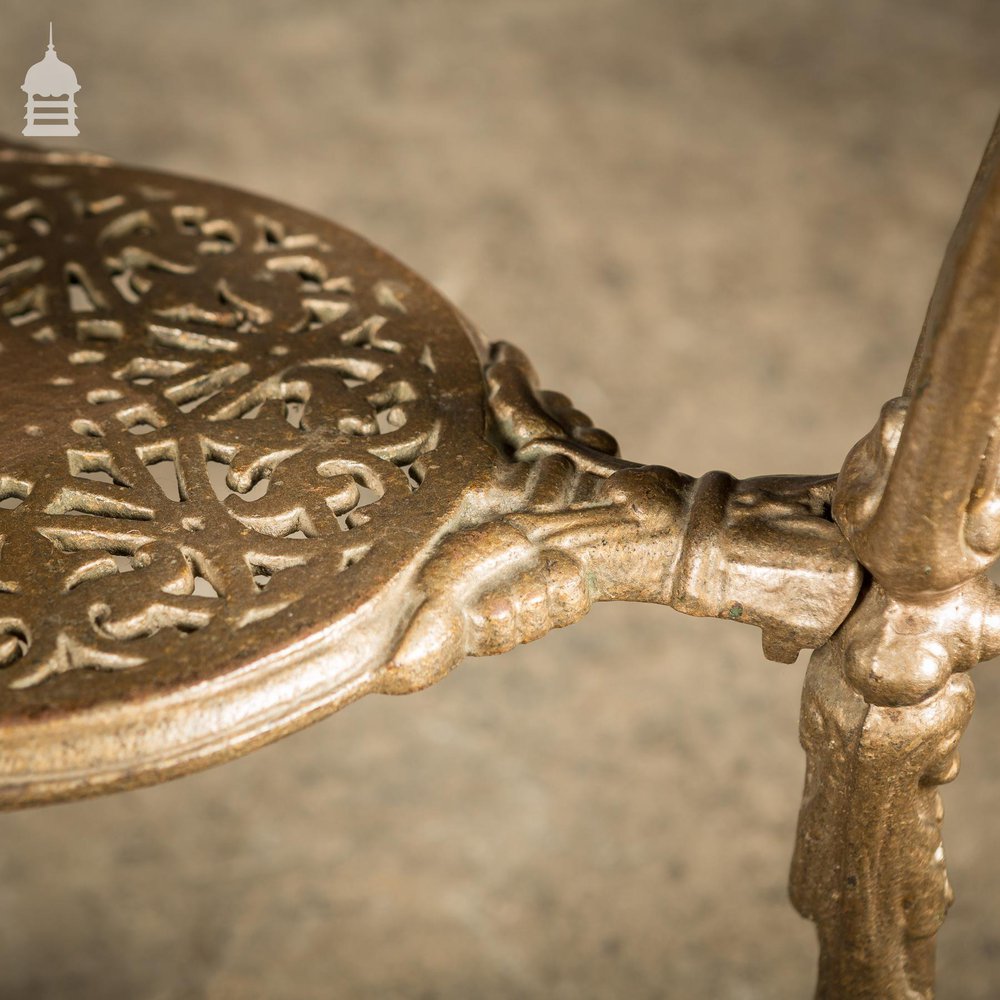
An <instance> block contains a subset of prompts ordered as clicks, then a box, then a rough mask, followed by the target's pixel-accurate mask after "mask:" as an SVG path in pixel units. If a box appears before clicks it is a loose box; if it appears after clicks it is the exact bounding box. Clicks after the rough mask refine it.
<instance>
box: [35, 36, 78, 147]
mask: <svg viewBox="0 0 1000 1000" xmlns="http://www.w3.org/2000/svg"><path fill="white" fill-rule="evenodd" d="M21 90H23V91H24V92H25V93H26V94H27V95H28V103H27V104H26V105H25V112H26V113H25V116H24V118H25V121H26V122H27V124H26V125H25V126H24V128H23V129H22V130H21V135H79V134H80V130H79V129H78V128H77V127H76V98H75V95H76V92H77V91H78V90H80V84H79V83H77V80H76V73H74V72H73V67H72V66H69V65H67V64H66V63H64V62H63V61H62V60H61V59H60V58H59V56H57V55H56V47H55V46H54V45H53V44H52V22H51V21H50V22H49V47H48V50H47V51H46V53H45V57H44V58H43V59H42V61H41V62H36V63H35V65H34V66H32V67H31V68H30V69H29V70H28V72H27V73H26V74H25V76H24V84H23V85H22V87H21Z"/></svg>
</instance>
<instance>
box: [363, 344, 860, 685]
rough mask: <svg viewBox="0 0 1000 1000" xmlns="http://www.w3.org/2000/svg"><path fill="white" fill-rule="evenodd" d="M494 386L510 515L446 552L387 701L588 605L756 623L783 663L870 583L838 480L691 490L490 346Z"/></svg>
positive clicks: (720, 476)
mask: <svg viewBox="0 0 1000 1000" xmlns="http://www.w3.org/2000/svg"><path fill="white" fill-rule="evenodd" d="M485 377H486V381H487V384H488V386H489V390H490V397H489V398H490V406H491V410H492V414H493V418H494V420H495V430H496V432H497V434H498V435H499V436H500V438H501V439H502V440H501V444H502V446H503V447H505V448H506V449H509V451H510V453H511V456H512V457H513V459H514V460H515V463H516V464H515V465H513V466H510V465H508V466H507V467H506V468H505V469H503V470H502V471H501V473H500V475H499V480H500V483H501V485H500V487H499V492H497V491H495V490H494V491H491V492H489V494H488V496H486V497H484V498H483V502H484V504H486V505H487V506H488V507H489V508H490V509H492V510H499V511H500V512H501V513H500V516H499V517H497V518H495V519H494V520H492V521H490V522H489V523H487V524H485V525H480V526H477V527H475V528H472V529H469V530H467V531H464V532H459V533H457V534H456V535H454V536H452V537H451V538H448V539H446V540H445V541H444V542H443V543H442V544H441V547H440V549H439V551H438V553H437V555H436V557H435V558H434V559H433V560H432V562H431V563H430V564H429V565H428V566H427V568H426V569H425V570H424V573H423V576H422V578H421V582H420V585H421V587H422V589H423V592H424V593H425V595H426V600H425V603H424V604H423V606H422V607H421V609H420V611H419V612H418V613H417V615H416V617H415V619H414V622H413V624H412V625H411V627H410V629H409V631H408V632H407V634H406V636H405V637H404V639H403V641H402V642H401V644H400V646H399V648H398V650H397V652H396V654H395V656H394V658H393V661H392V664H391V666H390V669H389V670H388V671H387V673H386V678H387V680H386V683H385V684H384V686H383V690H387V691H391V692H394V693H404V692H407V691H412V690H414V689H416V688H419V687H424V686H426V685H428V684H431V683H433V682H434V681H435V680H437V679H438V678H439V677H440V676H442V674H443V673H445V672H447V671H448V670H449V669H451V667H452V666H453V665H454V664H455V663H457V662H458V660H459V659H460V658H461V657H462V656H464V655H468V654H472V655H489V654H494V653H500V652H504V651H505V650H507V649H510V648H511V647H512V646H514V645H516V644H518V643H522V642H529V641H531V640H533V639H536V638H539V637H540V636H541V635H544V634H545V633H546V632H548V631H549V630H550V629H552V628H555V627H559V626H563V625H567V624H570V623H571V622H573V621H576V620H578V619H579V618H581V617H582V616H583V615H584V614H585V613H586V612H587V610H589V608H590V606H591V604H592V603H593V602H595V601H608V600H629V601H646V602H652V603H656V604H666V605H670V606H672V607H674V608H676V609H677V610H679V611H683V612H684V613H686V614H691V615H698V616H703V617H715V618H722V619H724V620H727V621H739V622H744V623H746V624H751V625H757V626H758V627H760V628H761V629H762V630H763V645H764V652H765V654H766V655H767V656H768V657H769V658H770V659H773V660H778V661H781V662H792V661H794V660H795V658H796V657H797V655H798V653H799V650H801V649H802V648H812V647H816V646H819V645H821V644H822V643H824V642H825V641H826V640H827V639H828V638H829V637H830V636H831V635H832V634H833V632H834V630H835V629H836V628H837V626H838V625H839V624H840V622H841V621H843V619H844V617H845V616H846V615H847V613H848V611H849V610H850V608H851V606H852V605H853V603H854V600H855V598H856V596H857V592H858V588H859V586H860V580H861V574H860V569H859V567H858V565H857V562H856V560H855V559H854V556H853V554H852V552H851V550H850V547H849V546H848V544H847V542H846V541H845V539H844V537H843V535H842V534H841V532H840V530H839V529H838V528H837V526H836V525H835V524H834V523H833V521H832V520H831V518H830V514H829V504H830V498H831V495H832V491H833V485H834V481H833V478H832V477H829V476H827V477H805V476H803V477H797V476H772V477H761V478H757V479H749V480H744V481H738V480H736V479H734V478H733V477H732V476H729V475H728V474H726V473H724V472H710V473H707V474H706V475H704V476H702V477H701V478H700V479H697V480H696V479H692V478H691V477H690V476H685V475H683V474H681V473H678V472H675V471H674V470H673V469H668V468H665V467H663V466H643V465H638V464H636V463H634V462H628V461H626V460H624V459H622V458H620V457H618V454H617V450H618V449H617V445H616V443H615V441H614V439H613V438H612V437H611V436H610V435H609V434H607V433H606V432H604V431H601V430H599V429H597V428H595V427H593V426H592V424H591V422H590V420H589V419H588V418H587V417H586V416H585V415H584V414H582V413H580V412H579V411H578V410H576V409H574V408H573V406H572V404H571V403H570V401H569V400H568V399H567V398H566V397H565V396H563V395H561V394H559V393H552V392H544V391H541V390H539V389H538V384H537V378H536V376H535V373H534V371H533V370H532V368H531V365H530V363H529V362H528V360H527V358H526V357H525V356H524V354H523V353H522V352H521V351H519V350H518V349H517V348H514V347H512V346H511V345H509V344H496V345H494V347H493V348H492V351H491V355H490V360H489V363H488V364H487V366H486V369H485ZM505 488H506V490H507V491H508V492H509V496H508V497H507V498H506V500H505V499H504V497H503V491H504V489H505Z"/></svg>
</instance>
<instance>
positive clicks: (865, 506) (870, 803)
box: [0, 134, 1000, 1000]
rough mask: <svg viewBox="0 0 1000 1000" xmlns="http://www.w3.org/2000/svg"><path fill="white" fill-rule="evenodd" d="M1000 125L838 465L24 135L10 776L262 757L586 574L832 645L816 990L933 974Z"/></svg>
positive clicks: (971, 660) (107, 779)
mask: <svg viewBox="0 0 1000 1000" xmlns="http://www.w3.org/2000/svg"><path fill="white" fill-rule="evenodd" d="M998 213H1000V150H998V146H997V139H996V134H995V136H994V139H993V140H991V143H990V145H989V147H988V148H987V151H986V155H985V157H984V160H983V165H982V167H981V169H980V172H979V175H978V176H977V179H976V182H975V184H974V186H973V189H972V193H971V194H970V197H969V200H968V203H967V205H966V208H965V211H964V213H963V215H962V219H961V221H960V223H959V226H958V228H957V230H956V233H955V236H954V237H953V239H952V242H951V245H950V246H949V249H948V253H947V256H946V258H945V263H944V265H943V266H942V270H941V275H940V278H939V280H938V286H937V288H936V290H935V293H934V296H933V298H932V301H931V306H930V310H929V312H928V318H927V323H926V325H925V329H924V331H923V334H922V336H921V339H920V344H919V346H918V349H917V354H916V357H915V359H914V362H913V365H912V368H911V371H910V375H909V378H908V380H907V383H906V388H905V390H904V394H903V396H902V397H900V398H899V399H896V400H893V401H891V402H890V403H887V404H886V406H885V407H883V410H882V414H881V416H880V418H879V420H878V422H877V423H876V425H875V428H874V429H873V431H872V432H871V433H870V434H869V435H868V436H867V437H866V438H865V439H863V440H862V441H861V442H860V443H859V444H858V445H856V446H855V447H854V449H853V450H852V451H851V452H850V454H849V455H848V456H847V460H846V461H845V464H844V467H843V469H842V470H841V473H840V476H839V478H837V477H834V476H819V477H786V476H771V477H764V478H759V479H750V480H745V481H736V480H734V479H733V478H732V477H731V476H728V475H726V474H725V473H722V472H711V473H709V474H707V475H705V476H702V477H701V478H700V479H692V478H691V477H689V476H685V475H683V474H681V473H678V472H675V471H673V470H672V469H669V468H665V467H662V466H641V465H637V464H635V463H633V462H629V461H626V460H624V459H622V458H619V457H618V455H617V447H616V445H615V442H614V439H613V438H611V437H610V436H609V435H608V434H606V433H605V432H604V431H601V430H598V429H596V428H594V427H593V426H592V425H591V422H590V421H589V420H588V419H587V417H586V416H584V415H583V414H582V413H580V412H579V411H577V410H575V409H574V408H573V406H572V404H571V403H570V401H569V400H568V399H567V398H566V397H565V396H562V395H560V394H559V393H554V392H545V391H541V390H540V389H539V388H538V384H537V381H536V378H535V375H534V373H533V371H532V369H531V366H530V364H529V363H528V361H527V359H526V358H525V357H524V355H523V354H522V353H521V352H520V351H518V350H517V348H515V347H512V346H510V345H507V344H493V345H489V344H487V343H485V342H484V341H483V340H482V339H481V338H480V336H479V335H478V334H477V333H476V331H475V330H474V329H473V328H472V326H471V325H470V324H469V323H468V321H467V320H465V319H464V318H463V317H462V316H461V315H460V314H459V313H457V312H456V310H455V309H454V308H453V307H452V306H451V305H450V304H449V303H448V302H447V301H445V300H444V299H443V298H442V297H441V296H440V295H438V294H437V293H436V292H435V291H434V290H433V289H432V288H430V287H429V286H428V285H427V284H426V283H425V282H423V281H422V280H421V279H420V278H419V277H417V276H416V275H415V274H413V273H412V272H411V271H409V270H407V269H406V268H405V267H403V266H402V265H401V264H399V263H398V262H397V261H395V260H394V259H393V258H391V257H390V256H388V255H387V254H385V253H383V252H382V251H381V250H378V249H377V248H375V247H373V246H371V245H370V244H369V243H367V242H366V241H364V240H363V239H361V238H360V237H358V236H355V235H353V234H351V233H349V232H346V231H344V230H343V229H341V228H339V227H337V226H335V225H333V224H332V223H330V222H327V221H324V220H322V219H318V218H315V217H313V216H311V215H308V214H306V213H304V212H301V211H297V210H295V209H292V208H288V207H286V206H284V205H280V204H276V203H275V202H272V201H268V200H265V199H262V198H258V197H255V196H252V195H248V194H244V193H242V192H237V191H233V190H230V189H227V188H224V187H219V186H217V185H213V184H208V183H204V182H201V181H192V180H188V179H184V178H180V177H174V176H169V175H165V174H159V173H151V172H148V171H141V170H133V169H130V168H125V167H120V166H117V165H115V164H113V163H111V162H110V161H107V160H105V159H103V158H101V157H97V156H91V155H63V154H59V153H53V152H42V151H37V150H34V149H31V148H29V147H24V146H18V145H13V144H4V145H3V146H2V147H0V310H2V318H0V727H2V728H0V746H2V753H0V804H2V805H3V806H5V807H8V808H16V807H20V806H27V805H34V804H38V803H44V802H52V801H57V800H64V799H74V798H80V797H83V796H87V795H94V794H97V793H101V792H108V791H114V790H118V789H124V788H130V787H134V786H137V785H142V784H147V783H151V782H155V781H160V780H163V779H166V778H170V777H174V776H177V775H180V774H184V773H187V772H190V771H193V770H196V769H198V768H201V767H204V766H207V765H208V764H211V763H215V762H218V761H221V760H225V759H227V758H231V757H234V756H237V755H239V754H241V753H244V752H246V751H248V750H250V749H252V748H254V747H256V746H259V745H261V744H263V743H265V742H268V741H270V740H273V739H276V738H277V737H279V736H281V735H283V734H285V733H288V732H291V731H293V730H295V729H297V728H300V727H302V726H304V725H306V724H307V723H308V722H311V721H313V720H315V719H317V718H319V717H321V716H323V715H327V714H329V713H331V712H333V711H335V710H336V709H338V708H341V707H343V706H344V705H346V704H348V703H349V702H351V701H353V700H354V699H356V698H359V697H361V696H362V695H365V694H368V693H371V692H388V693H393V694H401V693H405V692H409V691H414V690H417V689H419V688H422V687H425V686H427V685H429V684H432V683H434V681H436V680H438V679H439V678H441V677H442V676H444V675H445V674H446V673H447V672H448V671H450V670H451V669H452V668H453V667H454V666H455V665H456V664H457V663H458V662H459V661H460V660H461V659H462V658H463V657H464V656H466V655H486V654H493V653H499V652H503V651H504V650H507V649H510V648H511V647H512V646H514V645H516V644H517V643H520V642H528V641H530V640H532V639H536V638H538V637H540V636H541V635H543V634H544V633H545V632H547V631H548V630H549V629H551V628H555V627H559V626H563V625H568V624H571V623H572V622H574V621H576V620H577V619H579V618H580V617H581V616H582V615H584V614H585V613H586V612H587V610H588V609H589V608H590V606H591V604H592V603H593V602H594V601H603V600H634V601H650V602H655V603H658V604H667V605H670V606H672V607H674V608H677V609H678V610H680V611H683V612H685V613H688V614H694V615H707V616H715V617H719V618H722V619H725V620H729V621H738V622H744V623H748V624H753V625H757V626H759V627H760V628H761V629H762V632H763V644H764V653H765V655H766V656H767V657H768V658H770V659H774V660H781V661H788V662H790V661H792V660H794V659H795V657H796V656H797V654H798V652H799V650H801V649H802V648H816V649H817V652H816V653H815V654H814V655H813V657H812V659H811V661H810V664H809V667H808V670H807V672H806V680H805V690H804V694H803V702H802V723H801V739H802V744H803V746H804V748H805V750H806V754H807V761H808V764H807V774H806V789H805V798H804V802H803V805H802V810H801V814H800V820H799V833H798V843H797V846H796V850H795V856H794V861H793V866H792V897H793V901H794V903H795V905H796V906H797V907H798V909H799V910H800V912H801V913H803V914H804V915H806V916H808V917H810V918H811V919H813V920H815V921H816V922H817V924H818V927H819V938H820V983H819V987H818V992H817V996H820V997H831V998H832V997H841V998H846V997H850V998H854V1000H858V998H880V1000H884V998H898V1000H912V998H916V997H923V998H927V997H930V996H931V994H932V991H933V955H934V935H935V933H936V931H937V929H938V927H939V926H940V924H941V922H942V920H943V918H944V914H945V911H946V909H947V907H948V905H949V903H950V900H951V892H950V888H949V886H948V882H947V877H946V874H945V870H944V863H943V855H942V851H941V839H940V833H939V825H940V818H941V812H940V799H939V796H938V794H937V791H936V786H937V785H939V784H941V783H942V782H945V781H948V780H950V779H951V778H953V777H954V776H955V773H956V772H957V754H956V745H957V743H958V740H959V738H960V736H961V734H962V731H963V730H964V728H965V725H966V724H967V722H968V719H969V716H970V714H971V711H972V702H973V688H972V683H971V681H970V680H969V678H968V674H967V671H968V669H969V668H970V667H972V666H973V665H974V664H976V663H977V662H979V661H980V660H983V659H986V658H989V657H991V656H993V655H995V654H996V653H997V652H998V651H1000V616H998V610H997V591H996V588H994V586H993V585H992V584H991V583H990V582H989V581H988V580H987V579H986V577H985V575H984V574H985V571H986V569H987V568H988V567H989V565H990V564H991V563H992V562H993V561H994V560H995V559H996V557H997V555H998V553H1000V509H998V504H1000V497H998V491H997V480H998V471H1000V469H998V465H1000V440H998V436H997V433H996V427H997V419H998V414H1000V286H998V278H1000V227H998V226H997V224H996V218H997V217H998Z"/></svg>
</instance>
